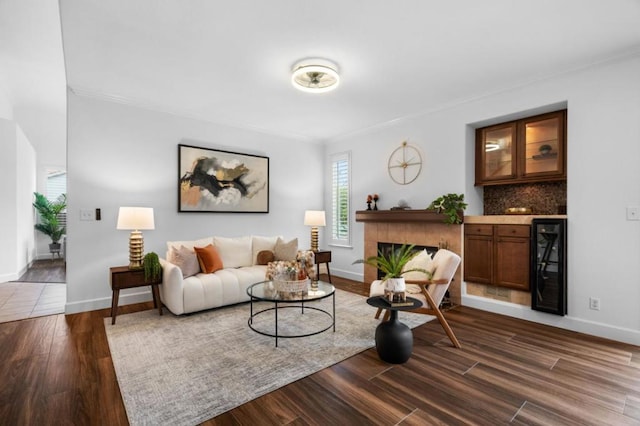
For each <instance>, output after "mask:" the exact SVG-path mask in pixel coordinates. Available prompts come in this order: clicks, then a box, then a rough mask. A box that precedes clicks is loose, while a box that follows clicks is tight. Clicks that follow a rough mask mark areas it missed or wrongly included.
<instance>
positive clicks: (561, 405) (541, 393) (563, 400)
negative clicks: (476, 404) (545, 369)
mask: <svg viewBox="0 0 640 426" xmlns="http://www.w3.org/2000/svg"><path fill="white" fill-rule="evenodd" d="M467 376H469V377H472V378H474V379H476V380H478V381H480V382H483V383H485V384H487V385H491V386H492V387H494V389H495V390H502V391H503V392H509V393H511V394H513V395H518V396H519V397H520V398H522V399H523V400H525V401H531V402H532V403H534V404H536V405H539V406H540V407H544V408H545V409H547V410H549V411H552V412H555V413H557V414H558V415H560V416H564V417H567V418H569V419H572V420H574V421H582V422H584V424H591V421H592V420H593V419H594V418H597V419H600V420H599V421H600V422H603V421H604V422H605V424H615V425H625V424H635V422H633V421H632V419H630V418H629V417H626V416H624V415H623V414H622V409H623V407H620V406H618V405H614V406H611V404H608V401H605V400H601V399H599V398H598V397H597V395H592V394H590V393H580V392H579V391H576V390H574V389H570V388H569V387H566V386H563V385H562V383H554V382H551V381H548V380H542V379H540V378H539V377H534V376H532V375H527V374H513V373H511V372H509V371H504V370H500V369H497V368H494V367H488V366H485V365H478V366H476V367H474V368H473V369H472V370H470V371H469V372H468V373H467ZM601 424H602V423H601Z"/></svg>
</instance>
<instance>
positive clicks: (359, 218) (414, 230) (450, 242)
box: [356, 210, 462, 305]
mask: <svg viewBox="0 0 640 426" xmlns="http://www.w3.org/2000/svg"><path fill="white" fill-rule="evenodd" d="M444 219H445V217H444V215H442V214H438V213H435V212H434V211H429V210H374V211H369V210H360V211H357V212H356V222H359V223H364V257H365V258H368V257H371V256H376V255H377V254H378V243H386V244H395V245H398V246H399V245H402V244H414V245H416V246H417V247H418V248H424V247H426V248H427V250H428V251H430V250H429V248H431V250H433V249H437V247H446V248H448V249H449V250H451V251H452V252H454V253H457V254H458V255H462V226H461V225H458V224H456V225H449V224H446V223H444ZM461 270H462V268H459V269H458V271H456V274H455V276H454V278H453V281H452V282H451V286H450V287H449V292H450V295H451V301H452V302H453V303H455V304H458V305H459V304H460V303H461V301H462V295H461V284H462V272H461ZM377 276H378V271H377V269H376V268H375V267H373V266H370V265H365V266H364V280H363V286H364V290H365V291H367V292H368V291H369V286H370V285H371V283H372V282H373V281H374V280H376V279H377Z"/></svg>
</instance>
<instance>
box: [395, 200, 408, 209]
mask: <svg viewBox="0 0 640 426" xmlns="http://www.w3.org/2000/svg"><path fill="white" fill-rule="evenodd" d="M409 209H411V207H409V205H408V204H407V202H406V201H405V200H398V205H397V206H394V207H391V210H409Z"/></svg>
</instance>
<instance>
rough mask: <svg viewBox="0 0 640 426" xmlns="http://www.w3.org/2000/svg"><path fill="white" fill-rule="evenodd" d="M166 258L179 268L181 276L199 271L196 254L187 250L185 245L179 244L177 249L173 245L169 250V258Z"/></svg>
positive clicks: (188, 275)
mask: <svg viewBox="0 0 640 426" xmlns="http://www.w3.org/2000/svg"><path fill="white" fill-rule="evenodd" d="M167 260H168V261H169V262H171V263H173V264H174V265H176V266H178V267H179V268H180V270H181V271H182V277H183V278H187V277H190V276H192V275H195V274H197V273H199V272H200V264H199V263H198V256H197V255H196V253H195V251H193V250H189V249H188V248H186V247H185V246H180V248H179V249H177V250H176V248H175V247H172V248H171V251H170V252H169V259H167Z"/></svg>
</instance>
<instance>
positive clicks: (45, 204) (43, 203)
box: [33, 192, 67, 252]
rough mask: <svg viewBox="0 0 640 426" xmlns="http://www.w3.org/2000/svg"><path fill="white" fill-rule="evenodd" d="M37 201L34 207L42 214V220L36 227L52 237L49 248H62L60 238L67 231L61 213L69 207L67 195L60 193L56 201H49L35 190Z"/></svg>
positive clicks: (53, 249)
mask: <svg viewBox="0 0 640 426" xmlns="http://www.w3.org/2000/svg"><path fill="white" fill-rule="evenodd" d="M33 195H34V196H35V201H34V202H33V207H34V208H35V209H36V210H37V211H38V214H39V215H40V221H39V222H38V223H36V224H35V225H34V227H35V228H36V229H37V230H38V231H40V232H42V233H43V234H45V235H48V236H49V238H51V244H49V250H51V251H52V252H53V251H55V250H57V251H59V250H60V238H62V236H63V235H64V233H65V232H66V229H65V227H64V226H62V224H61V223H60V217H59V216H60V213H62V211H63V210H64V209H66V208H67V195H66V194H60V196H59V197H58V198H57V199H56V201H49V200H48V199H47V197H45V196H44V195H42V194H40V193H38V192H34V193H33Z"/></svg>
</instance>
